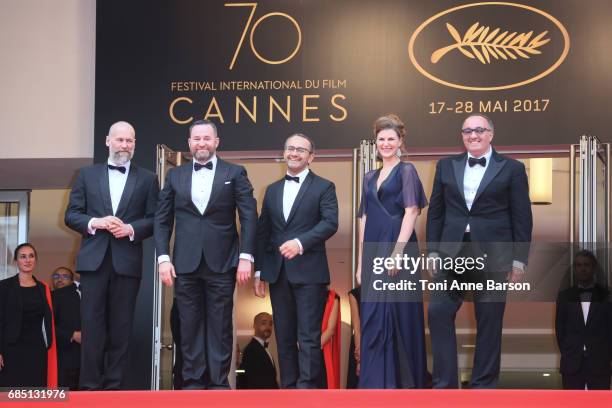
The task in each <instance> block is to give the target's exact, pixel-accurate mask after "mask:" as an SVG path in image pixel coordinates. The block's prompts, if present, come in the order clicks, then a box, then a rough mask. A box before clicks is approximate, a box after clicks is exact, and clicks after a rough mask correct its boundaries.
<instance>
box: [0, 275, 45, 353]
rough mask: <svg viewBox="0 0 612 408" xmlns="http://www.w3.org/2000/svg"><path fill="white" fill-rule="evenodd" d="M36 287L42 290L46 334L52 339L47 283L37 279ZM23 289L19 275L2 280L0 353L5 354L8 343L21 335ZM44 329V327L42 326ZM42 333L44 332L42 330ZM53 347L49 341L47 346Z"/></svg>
mask: <svg viewBox="0 0 612 408" xmlns="http://www.w3.org/2000/svg"><path fill="white" fill-rule="evenodd" d="M34 279H35V280H36V278H34ZM36 287H37V288H38V291H39V292H40V297H41V299H42V301H43V304H44V305H45V315H44V318H43V320H44V323H45V326H44V327H45V335H46V337H47V339H49V340H50V339H52V338H53V337H52V331H51V330H52V328H51V326H52V324H53V323H52V318H51V309H50V308H49V305H48V303H47V295H46V293H45V285H43V284H42V283H41V282H39V281H36ZM22 302H23V301H22V298H21V290H20V289H19V275H15V276H12V277H10V278H7V279H3V280H1V281H0V354H3V350H4V347H5V346H6V345H7V344H11V343H15V342H16V341H18V340H19V337H20V336H21V323H22V320H23V303H22ZM41 330H42V328H41ZM41 334H42V332H41ZM49 347H51V341H48V344H47V348H49Z"/></svg>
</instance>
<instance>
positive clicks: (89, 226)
mask: <svg viewBox="0 0 612 408" xmlns="http://www.w3.org/2000/svg"><path fill="white" fill-rule="evenodd" d="M96 220H97V218H92V219H90V220H89V222H88V223H87V233H88V234H90V235H96V231H97V229H96V228H94V227H92V226H91V224H93V222H94V221H96Z"/></svg>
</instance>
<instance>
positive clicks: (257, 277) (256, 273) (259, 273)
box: [255, 271, 261, 279]
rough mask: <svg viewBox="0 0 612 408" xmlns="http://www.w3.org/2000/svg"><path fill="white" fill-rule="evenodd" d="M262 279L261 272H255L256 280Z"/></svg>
mask: <svg viewBox="0 0 612 408" xmlns="http://www.w3.org/2000/svg"><path fill="white" fill-rule="evenodd" d="M260 278H261V271H255V279H260Z"/></svg>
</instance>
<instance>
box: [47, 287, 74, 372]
mask: <svg viewBox="0 0 612 408" xmlns="http://www.w3.org/2000/svg"><path fill="white" fill-rule="evenodd" d="M51 297H52V299H53V314H54V316H55V338H56V340H57V353H58V359H57V360H58V364H59V369H60V370H64V369H75V368H79V367H80V366H81V345H80V344H79V343H76V342H73V341H70V339H71V338H72V334H73V333H74V332H75V331H81V297H80V296H79V294H78V293H77V291H76V286H75V285H74V284H72V285H68V286H66V287H63V288H61V289H55V290H54V291H53V292H51Z"/></svg>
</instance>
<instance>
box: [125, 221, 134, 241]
mask: <svg viewBox="0 0 612 408" xmlns="http://www.w3.org/2000/svg"><path fill="white" fill-rule="evenodd" d="M127 226H128V227H130V231H132V232H130V235H129V237H130V241H132V242H134V234H135V232H134V227H132V224H128V225H127Z"/></svg>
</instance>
